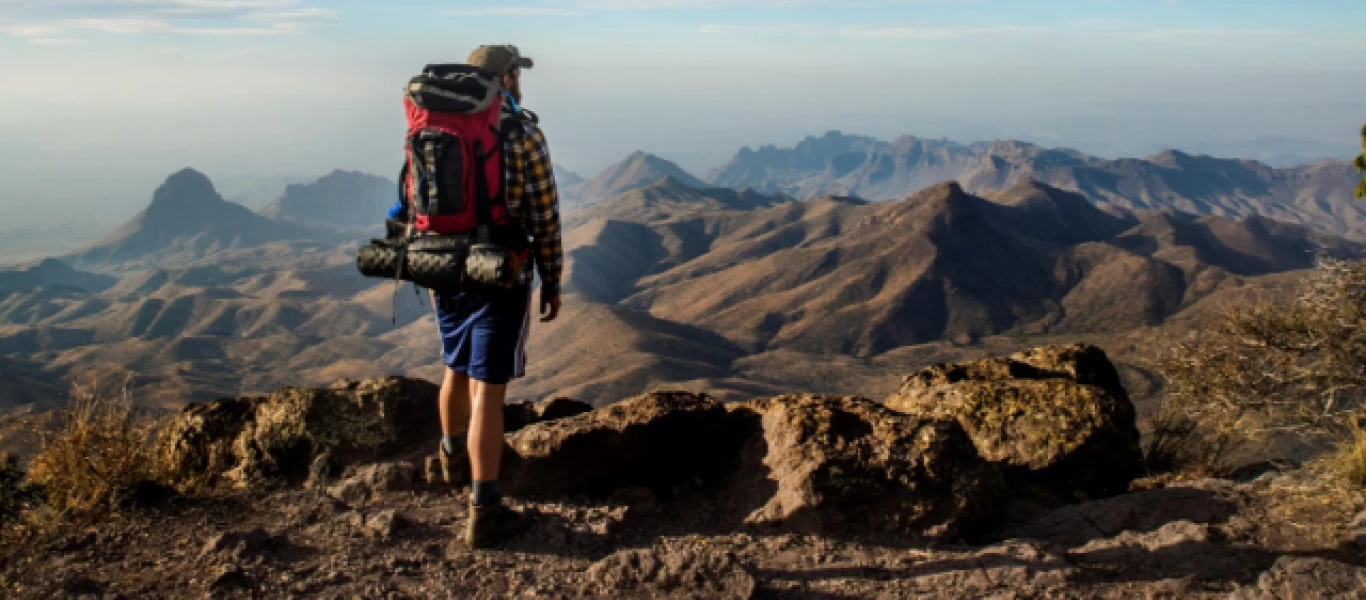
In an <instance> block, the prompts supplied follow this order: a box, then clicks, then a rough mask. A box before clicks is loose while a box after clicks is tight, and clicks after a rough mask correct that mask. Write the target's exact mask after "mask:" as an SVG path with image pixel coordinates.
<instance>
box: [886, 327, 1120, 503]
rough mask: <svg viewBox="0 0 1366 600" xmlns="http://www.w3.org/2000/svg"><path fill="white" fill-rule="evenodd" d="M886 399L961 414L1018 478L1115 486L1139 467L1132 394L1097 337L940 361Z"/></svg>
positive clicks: (1045, 484)
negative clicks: (1091, 343)
mask: <svg viewBox="0 0 1366 600" xmlns="http://www.w3.org/2000/svg"><path fill="white" fill-rule="evenodd" d="M887 406H889V407H891V408H892V409H895V410H898V411H901V412H905V413H910V414H917V415H923V416H927V417H939V418H951V419H956V420H957V421H958V422H959V423H960V424H962V426H963V429H964V430H966V431H967V433H968V435H969V436H971V437H972V440H973V442H974V443H975V444H976V446H977V450H978V451H979V452H980V453H981V454H982V456H983V457H985V458H986V459H987V460H990V461H992V462H995V463H998V464H1000V465H1001V466H1002V467H1004V468H1005V471H1006V475H1007V477H1008V479H1009V480H1010V481H1011V483H1012V485H1014V486H1016V487H1021V486H1023V487H1030V488H1042V489H1045V490H1048V491H1051V492H1055V493H1059V494H1061V495H1063V496H1071V495H1073V492H1078V491H1080V492H1083V493H1085V494H1087V495H1110V494H1116V493H1120V492H1123V491H1125V490H1127V489H1128V487H1129V483H1130V482H1131V481H1132V480H1133V479H1134V478H1135V477H1137V476H1138V475H1140V474H1141V471H1142V450H1141V449H1140V447H1139V432H1138V427H1137V424H1136V416H1135V412H1134V406H1133V403H1132V402H1130V400H1129V397H1128V394H1126V393H1125V391H1124V387H1123V386H1122V385H1121V384H1120V379H1119V373H1118V372H1117V371H1116V370H1115V367H1114V365H1113V364H1111V363H1110V361H1109V359H1108V358H1107V357H1106V356H1105V352H1104V351H1102V350H1101V349H1099V348H1096V347H1094V346H1088V345H1080V344H1079V345H1073V346H1062V347H1051V348H1040V349H1035V350H1029V351H1026V352H1021V353H1019V354H1015V355H1012V356H1009V357H1004V358H989V359H984V360H978V361H973V362H969V363H963V364H941V365H935V366H932V367H929V368H927V369H925V370H923V371H921V372H919V373H916V374H914V375H911V376H909V377H907V378H906V379H905V381H904V382H903V384H902V387H901V389H900V390H899V391H898V392H897V393H896V394H894V395H892V396H891V397H890V398H888V399H887Z"/></svg>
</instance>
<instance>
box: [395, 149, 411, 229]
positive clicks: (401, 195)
mask: <svg viewBox="0 0 1366 600" xmlns="http://www.w3.org/2000/svg"><path fill="white" fill-rule="evenodd" d="M408 167H409V164H408V157H406V156H405V157H403V168H402V169H399V172H398V201H399V202H402V203H403V206H404V209H405V210H408V211H410V212H411V211H412V208H413V207H412V206H410V205H409V200H408V190H407V189H404V188H405V186H404V185H403V183H404V180H405V179H407V178H408ZM411 216H412V215H411V214H410V215H409V217H411ZM409 220H412V219H411V218H410V219H409Z"/></svg>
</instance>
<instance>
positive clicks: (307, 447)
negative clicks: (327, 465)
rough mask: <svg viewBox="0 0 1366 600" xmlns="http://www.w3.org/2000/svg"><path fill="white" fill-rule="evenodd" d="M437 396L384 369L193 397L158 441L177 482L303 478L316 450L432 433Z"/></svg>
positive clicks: (353, 458)
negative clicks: (261, 391)
mask: <svg viewBox="0 0 1366 600" xmlns="http://www.w3.org/2000/svg"><path fill="white" fill-rule="evenodd" d="M436 398H437V387H436V386H435V385H433V384H431V383H429V382H426V381H420V380H415V379H404V378H398V377H390V378H387V379H377V380H370V381H361V382H356V381H346V382H341V383H338V384H336V385H334V386H332V387H331V388H328V389H299V388H285V389H282V390H280V391H278V392H276V393H275V394H273V395H271V396H269V397H253V398H236V399H227V400H218V401H214V402H208V403H204V404H195V405H191V406H188V407H186V408H185V409H184V410H183V411H182V412H181V414H180V415H179V417H178V418H177V419H176V420H175V421H174V422H173V423H172V425H171V426H170V428H169V429H168V430H167V431H166V432H165V434H164V435H165V438H164V439H163V443H164V446H163V448H164V451H165V452H166V459H167V461H168V463H169V465H170V467H171V469H172V470H173V472H174V473H175V474H176V476H177V477H178V479H180V481H181V482H182V483H195V484H207V485H219V484H227V485H230V486H233V487H247V486H251V485H253V484H256V483H260V482H263V481H267V480H273V479H284V480H294V479H297V480H303V479H305V478H307V476H308V475H309V470H310V467H311V466H312V465H313V464H314V462H315V460H316V459H318V458H319V457H324V456H325V457H326V458H327V459H328V460H329V461H330V462H331V463H332V464H333V465H336V466H345V465H349V464H355V463H358V462H370V461H375V460H382V459H383V458H386V457H391V456H393V455H395V454H397V453H399V452H400V451H403V450H406V449H409V448H411V447H412V446H413V445H414V444H416V443H421V442H428V441H430V440H435V439H438V437H439V436H440V425H439V423H438V420H437V419H436V418H435V410H436V409H435V407H436Z"/></svg>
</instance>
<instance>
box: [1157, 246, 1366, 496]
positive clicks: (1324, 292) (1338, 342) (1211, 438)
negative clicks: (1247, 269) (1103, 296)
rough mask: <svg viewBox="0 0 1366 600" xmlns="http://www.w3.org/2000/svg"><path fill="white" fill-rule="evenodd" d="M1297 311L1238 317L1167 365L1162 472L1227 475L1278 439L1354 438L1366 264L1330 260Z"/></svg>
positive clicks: (1289, 307) (1364, 364) (1179, 351)
mask: <svg viewBox="0 0 1366 600" xmlns="http://www.w3.org/2000/svg"><path fill="white" fill-rule="evenodd" d="M1299 291H1300V293H1299V294H1298V296H1297V297H1295V298H1294V299H1293V300H1291V301H1289V302H1280V303H1271V302H1263V303H1258V304H1255V305H1252V306H1248V307H1242V308H1234V309H1231V310H1228V311H1226V312H1225V313H1224V314H1222V315H1221V316H1220V317H1219V318H1218V319H1217V320H1216V321H1215V322H1214V323H1213V324H1212V325H1211V326H1210V327H1209V328H1207V329H1205V330H1204V331H1201V332H1199V333H1198V334H1196V335H1195V336H1194V338H1193V339H1192V340H1190V341H1188V342H1187V343H1185V344H1182V345H1180V346H1179V347H1177V348H1176V349H1175V351H1174V352H1173V353H1172V354H1171V355H1170V356H1168V357H1166V358H1165V359H1163V360H1162V361H1161V362H1160V363H1159V365H1158V366H1159V370H1160V371H1161V372H1162V373H1163V375H1164V376H1165V377H1166V379H1167V382H1168V384H1169V394H1168V397H1167V399H1166V400H1165V402H1164V404H1163V406H1162V408H1161V410H1160V412H1159V417H1158V418H1157V419H1155V421H1154V430H1155V431H1154V436H1153V437H1152V438H1151V441H1150V443H1149V448H1148V452H1149V462H1150V466H1153V467H1155V468H1167V469H1175V470H1188V469H1196V470H1206V471H1210V472H1214V473H1217V472H1220V471H1223V470H1225V469H1226V468H1227V467H1228V465H1227V464H1226V462H1225V461H1227V459H1228V458H1229V457H1230V455H1231V454H1232V453H1233V452H1234V451H1235V450H1236V449H1237V448H1239V447H1240V445H1241V444H1245V443H1248V442H1252V441H1256V440H1259V439H1263V438H1264V437H1265V436H1266V435H1267V434H1270V433H1296V434H1299V433H1302V434H1305V435H1310V434H1327V435H1329V436H1330V437H1333V438H1336V439H1339V440H1343V439H1346V438H1347V437H1349V436H1350V435H1351V425H1350V423H1351V419H1350V417H1351V415H1352V414H1353V413H1354V412H1355V411H1356V410H1357V409H1358V407H1359V406H1360V404H1361V402H1360V399H1361V397H1362V392H1363V390H1366V262H1359V261H1344V260H1338V259H1333V258H1326V257H1325V258H1321V259H1320V261H1319V265H1318V267H1317V268H1316V269H1315V270H1314V271H1313V273H1312V274H1311V275H1310V276H1309V277H1307V278H1306V280H1305V281H1304V282H1303V283H1302V284H1301V287H1300V290H1299Z"/></svg>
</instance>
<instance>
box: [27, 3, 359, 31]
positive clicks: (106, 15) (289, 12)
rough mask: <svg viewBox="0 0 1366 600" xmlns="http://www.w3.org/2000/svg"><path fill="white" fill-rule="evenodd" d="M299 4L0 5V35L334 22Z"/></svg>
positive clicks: (297, 27)
mask: <svg viewBox="0 0 1366 600" xmlns="http://www.w3.org/2000/svg"><path fill="white" fill-rule="evenodd" d="M307 4H308V2H306V1H305V0H135V1H129V0H44V2H42V3H22V4H21V3H17V2H0V20H3V21H6V22H8V23H10V24H9V25H6V26H5V27H2V28H0V32H4V33H7V34H9V35H12V36H16V37H21V38H26V39H29V40H35V39H72V38H69V37H67V36H66V34H69V33H71V32H78V31H95V32H102V33H115V34H125V35H148V34H180V35H219V36H223V35H226V36H258V35H280V34H288V33H297V32H300V31H303V30H305V29H307V28H309V27H313V26H316V25H320V24H323V23H328V22H331V21H335V20H336V19H337V17H338V13H337V11H335V10H330V9H324V8H318V7H314V6H308V5H307Z"/></svg>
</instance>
